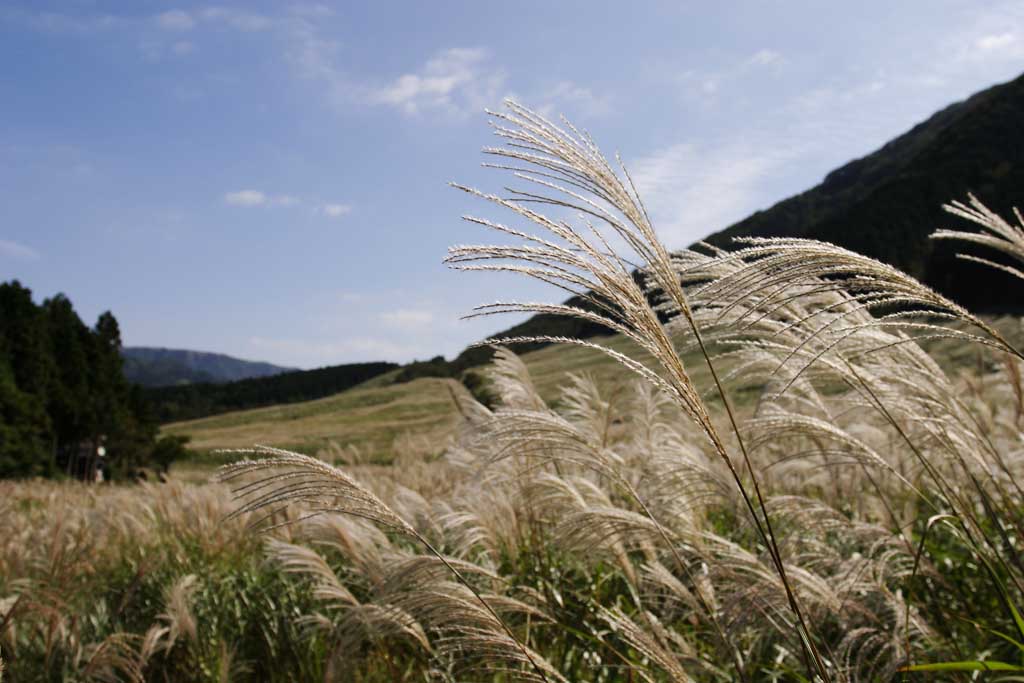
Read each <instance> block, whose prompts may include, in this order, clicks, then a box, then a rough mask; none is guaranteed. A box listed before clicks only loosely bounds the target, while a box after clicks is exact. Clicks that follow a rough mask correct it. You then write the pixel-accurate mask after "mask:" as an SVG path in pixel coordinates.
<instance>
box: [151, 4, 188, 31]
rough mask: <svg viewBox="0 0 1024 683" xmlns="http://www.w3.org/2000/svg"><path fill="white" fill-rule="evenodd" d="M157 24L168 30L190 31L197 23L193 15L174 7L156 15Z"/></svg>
mask: <svg viewBox="0 0 1024 683" xmlns="http://www.w3.org/2000/svg"><path fill="white" fill-rule="evenodd" d="M155 21H156V24H157V26H159V27H160V28H162V29H166V30H168V31H190V30H192V28H194V27H195V25H196V20H195V19H193V18H192V15H191V14H189V13H188V12H185V11H184V10H180V9H173V10H168V11H167V12H161V13H160V14H158V15H156V17H155Z"/></svg>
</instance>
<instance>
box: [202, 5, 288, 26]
mask: <svg viewBox="0 0 1024 683" xmlns="http://www.w3.org/2000/svg"><path fill="white" fill-rule="evenodd" d="M199 16H200V17H201V18H202V19H204V20H206V21H219V22H223V23H224V24H227V25H228V26H230V27H231V28H233V29H237V30H239V31H263V30H265V29H268V28H271V27H272V26H273V25H274V22H273V21H272V20H271V19H270V18H269V17H265V16H263V15H262V14H253V13H251V12H244V11H242V10H236V9H231V8H228V7H208V8H207V9H204V10H203V11H202V12H200V13H199Z"/></svg>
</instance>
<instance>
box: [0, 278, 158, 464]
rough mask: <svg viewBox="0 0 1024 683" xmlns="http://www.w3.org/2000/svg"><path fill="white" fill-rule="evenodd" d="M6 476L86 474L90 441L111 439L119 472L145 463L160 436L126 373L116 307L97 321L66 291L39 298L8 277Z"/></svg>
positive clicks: (0, 338) (3, 384)
mask: <svg viewBox="0 0 1024 683" xmlns="http://www.w3.org/2000/svg"><path fill="white" fill-rule="evenodd" d="M0 416H2V420H0V477H28V476H52V475H54V474H57V473H60V472H65V473H68V474H76V475H86V470H87V469H89V468H91V467H92V466H93V465H95V462H86V461H83V460H82V458H81V457H80V454H81V452H82V450H83V448H88V449H90V451H93V449H95V448H96V447H97V446H99V445H101V444H102V445H104V447H105V448H106V450H107V452H108V456H107V458H106V463H107V464H108V466H109V469H110V471H111V472H112V473H115V474H127V473H130V472H131V471H133V470H134V469H135V468H137V467H139V466H141V465H143V464H145V461H146V458H147V456H148V453H149V449H150V448H151V446H152V443H153V439H154V437H155V435H156V425H155V423H154V422H153V421H152V419H150V417H149V415H148V411H147V409H146V406H145V402H144V401H143V399H142V397H141V395H140V394H139V393H138V392H137V391H134V390H133V389H132V388H131V387H130V386H129V385H128V383H127V382H126V381H125V379H124V374H123V368H122V361H121V332H120V328H119V326H118V324H117V320H116V319H115V318H114V316H113V315H111V314H110V313H109V312H107V313H103V314H102V315H100V317H99V319H98V320H97V321H96V326H95V327H94V328H91V329H90V328H89V327H88V326H86V325H85V324H84V323H83V322H82V320H81V319H80V318H79V317H78V314H77V313H76V312H75V310H74V307H73V306H72V304H71V302H70V301H69V300H68V298H67V297H65V296H63V295H61V294H58V295H57V296H55V297H53V298H52V299H48V300H46V301H44V302H43V303H42V304H41V305H36V304H35V303H34V302H33V301H32V292H31V291H30V290H28V289H27V288H25V287H23V286H21V284H20V283H18V282H17V281H13V282H9V283H3V284H0Z"/></svg>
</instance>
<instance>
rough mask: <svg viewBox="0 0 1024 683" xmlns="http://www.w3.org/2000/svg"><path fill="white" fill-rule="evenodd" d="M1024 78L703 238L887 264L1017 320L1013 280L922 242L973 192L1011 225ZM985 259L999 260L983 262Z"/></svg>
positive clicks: (1020, 187)
mask: <svg viewBox="0 0 1024 683" xmlns="http://www.w3.org/2000/svg"><path fill="white" fill-rule="evenodd" d="M1021 121H1024V76H1021V77H1018V78H1017V79H1015V80H1013V81H1011V82H1009V83H1004V84H1002V85H997V86H994V87H992V88H989V89H988V90H984V91H982V92H980V93H977V94H976V95H974V96H972V97H970V98H969V99H967V100H965V101H963V102H958V103H956V104H953V105H950V106H949V107H946V108H945V109H943V110H942V111H940V112H938V113H937V114H934V115H933V116H932V117H931V118H929V119H928V120H927V121H925V122H923V123H921V124H919V125H917V126H915V127H914V128H912V129H911V130H910V131H908V132H907V133H905V134H903V135H901V136H900V137H898V138H896V139H894V140H892V141H891V142H889V143H888V144H886V145H885V146H883V147H882V148H881V149H879V150H877V151H875V152H873V153H872V154H869V155H868V156H866V157H864V158H862V159H857V160H856V161H852V162H850V163H848V164H846V165H845V166H842V167H840V168H838V169H836V170H834V171H832V172H831V173H829V174H828V175H827V176H825V179H824V180H823V181H822V182H821V184H819V185H817V186H816V187H814V188H812V189H810V190H808V191H806V192H804V193H802V194H799V195H796V196H795V197H790V198H789V199H786V200H784V201H781V202H779V203H778V204H776V205H775V206H773V207H771V208H770V209H768V210H766V211H759V212H757V213H755V214H754V215H752V216H750V217H749V218H747V219H745V220H743V221H740V222H739V223H736V224H735V225H732V226H730V227H728V228H726V229H725V230H722V231H721V232H717V233H715V234H713V235H711V236H710V237H709V238H708V241H709V242H711V243H712V244H716V245H718V246H722V247H726V248H728V247H729V246H730V244H731V241H732V239H731V238H733V237H738V236H748V235H754V236H765V237H767V236H772V237H809V238H813V239H818V240H823V241H826V242H831V243H833V244H837V245H839V246H842V247H846V248H847V249H852V250H853V251H856V252H859V253H862V254H866V255H868V256H872V257H874V258H877V259H879V260H881V261H885V262H886V263H890V264H892V265H894V266H896V267H898V268H900V269H901V270H904V271H906V272H908V273H910V274H911V275H913V276H915V277H917V278H919V279H921V280H923V281H924V282H925V283H927V284H929V285H931V286H933V287H935V288H936V289H938V290H939V291H940V292H942V293H943V294H946V295H948V296H950V297H951V298H953V299H954V300H956V301H957V302H958V303H961V304H964V305H966V306H967V307H968V308H970V309H972V310H978V311H984V310H988V311H1003V310H1013V311H1020V310H1021V309H1024V298H1022V297H1021V290H1020V289H1019V287H1017V286H1016V283H1015V282H1014V281H1013V278H1012V277H1011V276H1009V275H1007V274H1006V273H1000V272H999V271H996V270H994V269H992V268H988V267H985V266H982V265H979V264H977V263H966V262H963V261H960V260H957V259H955V254H956V252H957V251H958V250H961V251H962V247H961V246H958V245H956V244H955V243H951V242H949V241H941V242H940V241H934V240H930V239H928V235H929V234H931V233H932V232H934V231H935V230H936V229H937V228H940V227H952V226H954V225H957V223H958V219H956V218H954V217H952V216H950V215H948V214H946V213H945V212H944V211H943V210H942V204H944V203H946V202H949V201H951V200H954V199H965V198H966V195H967V193H968V192H971V193H974V194H975V195H977V196H978V198H979V199H981V200H982V202H984V203H985V204H986V205H987V206H988V207H989V208H990V209H992V210H994V211H996V212H997V213H999V214H1001V215H1004V216H1010V215H1011V210H1012V208H1013V207H1014V206H1021V207H1024V126H1021ZM985 256H986V258H993V257H995V259H996V260H999V258H998V256H997V255H994V254H989V253H986V254H985Z"/></svg>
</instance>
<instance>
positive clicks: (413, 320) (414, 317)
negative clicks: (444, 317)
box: [380, 308, 434, 332]
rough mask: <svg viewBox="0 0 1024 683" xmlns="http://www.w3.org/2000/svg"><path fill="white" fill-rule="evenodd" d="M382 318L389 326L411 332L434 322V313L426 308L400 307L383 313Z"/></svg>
mask: <svg viewBox="0 0 1024 683" xmlns="http://www.w3.org/2000/svg"><path fill="white" fill-rule="evenodd" d="M380 319H381V322H383V323H384V324H385V325H387V326H388V327H392V328H395V329H399V330H404V331H407V332H411V331H415V330H422V329H423V328H425V327H429V326H430V324H431V323H433V322H434V314H433V313H432V312H431V311H428V310H425V309H418V308H400V309H397V310H394V311H386V312H384V313H381V314H380Z"/></svg>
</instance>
